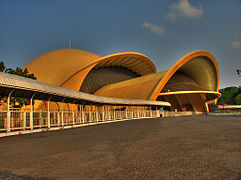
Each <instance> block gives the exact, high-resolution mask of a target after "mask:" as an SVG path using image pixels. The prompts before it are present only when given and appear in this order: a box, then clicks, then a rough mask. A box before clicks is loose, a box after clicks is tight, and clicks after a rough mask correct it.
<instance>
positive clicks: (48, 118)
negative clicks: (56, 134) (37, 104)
mask: <svg viewBox="0 0 241 180" xmlns="http://www.w3.org/2000/svg"><path fill="white" fill-rule="evenodd" d="M51 97H52V96H51ZM51 97H50V98H49V99H48V116H47V120H48V129H49V128H50V121H51V119H50V111H49V110H50V108H49V101H50V99H51Z"/></svg>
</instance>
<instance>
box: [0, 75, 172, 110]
mask: <svg viewBox="0 0 241 180" xmlns="http://www.w3.org/2000/svg"><path fill="white" fill-rule="evenodd" d="M11 91H13V92H12V96H15V97H24V98H31V97H33V96H34V99H38V100H51V101H55V102H62V101H64V102H71V103H75V104H77V103H85V104H110V105H133V106H134V105H137V106H143V105H145V106H170V103H168V102H164V101H150V100H140V99H120V98H110V97H100V96H95V95H91V94H86V93H82V92H78V91H74V90H71V89H67V88H63V87H60V86H56V85H52V84H47V83H44V82H41V81H37V80H32V79H29V78H25V77H20V76H16V75H12V74H8V73H3V72H0V95H2V96H8V95H9V93H10V92H11Z"/></svg>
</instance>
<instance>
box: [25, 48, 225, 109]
mask: <svg viewBox="0 0 241 180" xmlns="http://www.w3.org/2000/svg"><path fill="white" fill-rule="evenodd" d="M25 67H26V68H28V70H29V72H30V73H34V75H35V76H36V77H37V80H39V81H43V82H46V83H50V84H54V85H58V86H61V87H65V88H69V89H72V90H75V91H80V92H85V93H89V94H94V95H97V96H104V97H116V98H124V99H144V100H160V101H167V102H170V103H171V110H172V111H195V112H206V111H208V108H207V104H209V103H213V102H215V100H216V99H217V98H218V97H219V96H220V93H219V92H218V88H219V69H218V64H217V62H216V60H215V58H214V56H213V55H212V54H210V53H209V52H206V51H194V52H191V53H189V54H187V55H186V56H184V57H182V58H181V59H180V60H179V61H177V62H176V63H175V64H174V65H173V66H172V67H171V68H170V69H169V70H165V71H161V72H156V67H155V65H154V64H153V63H152V61H151V60H150V59H149V58H148V57H146V56H145V55H143V54H140V53H136V52H123V53H116V54H111V55H108V56H104V57H100V56H98V55H96V54H93V53H91V52H88V51H84V50H79V49H59V50H55V51H51V52H48V53H45V54H43V55H41V56H39V57H37V58H35V59H33V60H32V61H30V62H29V63H28V64H27V65H26V66H25ZM35 108H43V102H39V103H36V105H35ZM52 108H53V109H54V108H55V107H54V104H52Z"/></svg>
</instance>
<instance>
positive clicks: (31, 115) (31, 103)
mask: <svg viewBox="0 0 241 180" xmlns="http://www.w3.org/2000/svg"><path fill="white" fill-rule="evenodd" d="M35 94H36V93H34V94H33V95H32V97H31V99H30V117H29V120H30V121H29V124H30V129H31V130H33V97H34V96H35Z"/></svg>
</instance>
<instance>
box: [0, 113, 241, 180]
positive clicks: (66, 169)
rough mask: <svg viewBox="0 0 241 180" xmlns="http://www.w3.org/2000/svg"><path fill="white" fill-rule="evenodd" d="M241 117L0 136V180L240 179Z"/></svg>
mask: <svg viewBox="0 0 241 180" xmlns="http://www.w3.org/2000/svg"><path fill="white" fill-rule="evenodd" d="M240 142H241V118H240V116H239V117H214V116H205V115H202V116H192V117H167V118H163V119H142V120H132V121H125V122H119V123H111V124H104V125H97V126H89V127H82V128H76V129H69V130H61V131H53V132H43V133H35V134H28V135H20V136H12V137H4V138H0V179H30V180H32V179H41V180H43V179H180V178H181V179H221V178H224V179H228V178H229V179H232V178H233V179H241V143H240Z"/></svg>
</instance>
